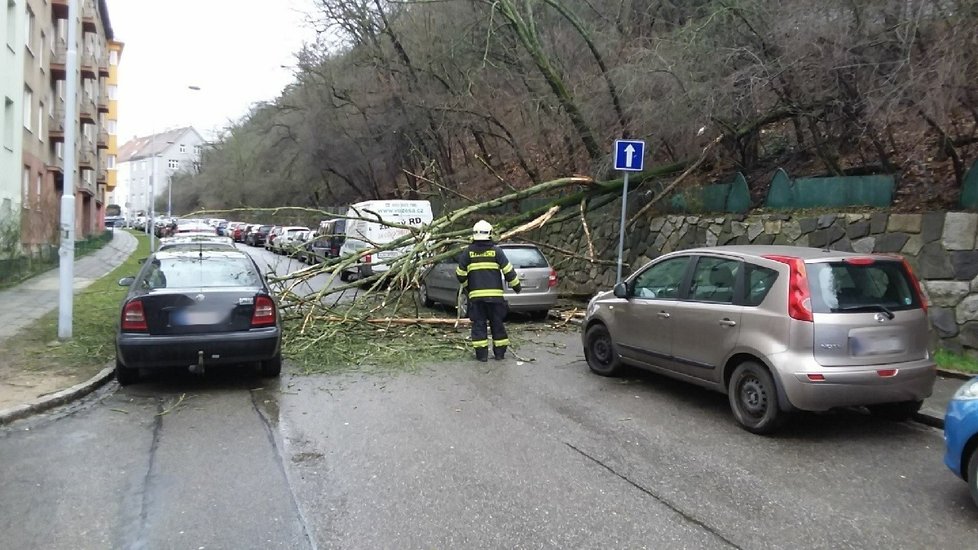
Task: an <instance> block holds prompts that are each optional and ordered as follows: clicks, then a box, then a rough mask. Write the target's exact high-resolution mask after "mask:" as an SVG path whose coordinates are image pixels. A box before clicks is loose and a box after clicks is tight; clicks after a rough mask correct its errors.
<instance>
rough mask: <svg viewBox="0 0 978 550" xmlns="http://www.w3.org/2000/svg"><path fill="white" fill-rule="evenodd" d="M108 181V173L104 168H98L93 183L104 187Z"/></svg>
mask: <svg viewBox="0 0 978 550" xmlns="http://www.w3.org/2000/svg"><path fill="white" fill-rule="evenodd" d="M108 180H109V171H108V170H107V169H106V168H105V167H104V166H99V167H98V170H96V171H95V181H96V182H97V183H99V184H103V185H104V184H105V183H106V182H107V181H108Z"/></svg>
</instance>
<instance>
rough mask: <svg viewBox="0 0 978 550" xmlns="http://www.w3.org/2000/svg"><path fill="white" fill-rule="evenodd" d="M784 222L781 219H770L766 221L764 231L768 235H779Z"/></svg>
mask: <svg viewBox="0 0 978 550" xmlns="http://www.w3.org/2000/svg"><path fill="white" fill-rule="evenodd" d="M783 223H784V222H782V221H781V220H768V221H766V222H764V232H765V233H767V234H768V235H777V234H779V233H781V226H782V225H783Z"/></svg>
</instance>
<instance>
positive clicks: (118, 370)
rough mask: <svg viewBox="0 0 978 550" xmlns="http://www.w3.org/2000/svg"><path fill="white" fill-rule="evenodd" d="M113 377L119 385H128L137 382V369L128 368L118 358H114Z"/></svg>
mask: <svg viewBox="0 0 978 550" xmlns="http://www.w3.org/2000/svg"><path fill="white" fill-rule="evenodd" d="M115 379H116V380H117V381H118V382H119V385H120V386H128V385H130V384H135V383H136V382H139V369H130V368H129V367H127V366H125V365H123V364H122V362H121V361H119V360H118V359H116V360H115Z"/></svg>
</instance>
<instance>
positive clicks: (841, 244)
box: [829, 237, 853, 252]
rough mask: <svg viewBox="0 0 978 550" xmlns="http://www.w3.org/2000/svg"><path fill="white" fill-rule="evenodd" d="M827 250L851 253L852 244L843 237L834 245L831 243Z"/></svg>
mask: <svg viewBox="0 0 978 550" xmlns="http://www.w3.org/2000/svg"><path fill="white" fill-rule="evenodd" d="M829 248H830V249H832V250H838V251H840V252H852V251H853V250H852V242H851V241H850V240H849V239H847V238H845V237H843V238H841V239H839V240H838V241H835V242H834V243H832V244H831V245H829Z"/></svg>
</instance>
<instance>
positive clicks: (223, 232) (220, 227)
mask: <svg viewBox="0 0 978 550" xmlns="http://www.w3.org/2000/svg"><path fill="white" fill-rule="evenodd" d="M227 228H228V222H221V223H219V224H217V228H216V230H217V234H218V235H220V236H222V237H225V236H227Z"/></svg>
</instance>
